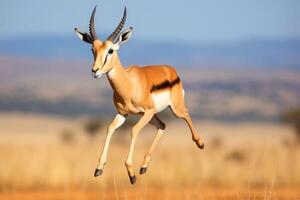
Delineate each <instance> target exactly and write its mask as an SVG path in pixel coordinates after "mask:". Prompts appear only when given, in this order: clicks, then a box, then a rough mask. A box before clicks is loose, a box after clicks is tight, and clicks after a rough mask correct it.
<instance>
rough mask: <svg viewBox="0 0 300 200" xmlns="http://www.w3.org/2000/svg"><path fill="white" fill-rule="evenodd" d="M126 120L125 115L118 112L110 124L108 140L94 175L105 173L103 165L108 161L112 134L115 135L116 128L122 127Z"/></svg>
mask: <svg viewBox="0 0 300 200" xmlns="http://www.w3.org/2000/svg"><path fill="white" fill-rule="evenodd" d="M124 122H125V117H123V116H122V115H120V114H117V115H116V117H115V119H114V120H113V121H112V122H111V124H110V125H109V126H108V129H107V136H106V140H105V144H104V147H103V150H102V153H101V156H100V159H99V162H98V165H97V168H96V170H95V173H94V176H95V177H97V176H100V175H101V174H102V173H103V167H104V165H105V163H106V159H107V152H108V148H109V143H110V139H111V136H112V135H113V133H114V132H115V130H116V129H117V128H118V127H120V126H121V125H122V124H123V123H124Z"/></svg>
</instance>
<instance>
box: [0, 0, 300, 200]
mask: <svg viewBox="0 0 300 200" xmlns="http://www.w3.org/2000/svg"><path fill="white" fill-rule="evenodd" d="M95 5H98V8H97V14H96V18H95V26H96V30H97V33H98V35H99V36H100V38H102V40H104V39H105V38H106V37H107V36H108V35H109V34H110V33H111V32H112V31H113V30H114V28H115V27H116V25H117V24H118V22H119V20H120V19H121V17H122V13H123V9H124V6H125V5H126V6H127V11H128V19H127V22H126V25H125V28H126V27H129V26H132V27H133V28H134V32H133V36H132V38H131V39H130V41H129V42H128V43H126V44H125V45H123V46H122V48H121V49H120V50H119V56H120V58H121V61H122V63H123V65H124V66H127V65H132V64H137V65H141V66H142V65H151V64H169V65H173V66H174V67H175V68H176V69H177V71H178V73H179V74H180V76H181V79H182V81H183V83H184V88H185V91H186V102H187V106H188V108H189V110H190V113H191V115H192V118H193V121H194V124H195V126H196V130H197V131H198V133H199V134H200V135H201V137H202V138H203V139H204V140H205V142H206V148H205V149H204V150H199V149H197V147H196V145H195V144H194V143H193V142H192V140H191V135H190V133H189V130H188V127H187V126H186V124H185V123H184V122H183V121H182V120H179V119H176V118H175V117H174V116H173V115H172V114H171V112H169V111H165V112H163V113H161V116H162V118H163V119H164V121H166V123H167V129H166V133H165V135H164V137H163V138H162V140H161V142H160V144H159V146H158V148H157V150H156V151H155V152H154V154H153V156H152V162H151V165H150V167H149V169H148V172H147V173H146V174H145V175H143V176H138V177H137V179H138V182H137V184H136V185H135V186H131V185H130V183H129V180H128V177H127V173H126V169H125V166H124V161H125V158H126V155H127V152H128V150H129V142H130V141H129V140H130V127H131V126H132V125H133V124H134V123H135V122H136V121H137V118H136V117H129V119H128V120H127V121H126V123H125V125H124V127H122V128H120V129H118V130H117V133H116V134H115V135H114V136H113V139H112V142H111V146H110V151H109V156H108V163H107V165H106V168H105V170H104V174H103V175H102V176H101V177H98V178H94V177H93V172H94V168H95V167H96V164H97V161H98V158H99V156H100V153H101V149H102V146H103V144H104V140H105V133H106V127H107V125H108V124H109V122H110V121H111V120H112V119H113V117H114V116H115V113H116V110H115V108H114V106H113V102H112V89H111V87H110V85H109V83H108V81H107V79H106V77H103V78H102V79H100V80H98V79H97V80H96V79H93V78H92V77H91V65H92V62H93V56H92V53H91V51H90V48H91V47H90V46H89V45H88V44H86V43H83V42H81V41H80V40H79V39H78V38H77V36H76V34H75V32H74V28H75V27H78V28H79V29H80V30H82V31H88V23H89V17H90V14H91V12H92V9H93V7H94V6H95ZM299 11H300V2H299V1H297V0H286V1H280V0H263V1H256V0H255V1H250V0H244V1H238V0H228V1H216V0H213V1H208V0H201V1H196V0H189V1H171V0H165V1H158V0H152V1H138V0H131V1H128V0H123V1H120V0H113V1H96V0H89V1H83V0H82V1H79V0H76V1H71V0H65V1H58V0H52V1H36V0H27V1H16V0H11V1H8V0H3V1H1V2H0V19H1V20H0V30H1V31H0V198H1V199H12V198H15V199H133V198H134V199H300V192H299V187H300V171H299V169H300V22H299V18H300V12H299ZM155 133H156V130H155V128H154V127H151V126H150V125H148V126H147V127H146V128H145V129H143V131H142V133H141V134H140V135H139V137H138V142H137V143H138V144H137V147H136V149H135V156H134V167H135V169H136V173H137V172H138V170H139V167H140V165H141V163H142V160H143V156H144V154H145V152H146V150H147V149H148V148H149V147H150V144H151V142H152V140H153V139H154V136H155Z"/></svg>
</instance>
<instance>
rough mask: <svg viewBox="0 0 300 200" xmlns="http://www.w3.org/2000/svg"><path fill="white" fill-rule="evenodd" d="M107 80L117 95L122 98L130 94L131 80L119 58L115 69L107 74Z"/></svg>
mask: <svg viewBox="0 0 300 200" xmlns="http://www.w3.org/2000/svg"><path fill="white" fill-rule="evenodd" d="M107 78H108V81H109V83H110V85H111V87H112V89H113V90H114V92H115V93H117V94H119V95H120V96H122V97H125V96H127V95H128V94H129V91H128V90H129V89H130V87H131V82H130V78H129V77H128V74H127V72H126V71H125V69H124V67H123V66H122V64H121V62H120V60H119V58H118V57H117V58H116V61H115V63H114V66H113V68H112V69H111V70H110V71H109V72H108V73H107ZM128 86H129V87H128Z"/></svg>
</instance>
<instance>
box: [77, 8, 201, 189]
mask: <svg viewBox="0 0 300 200" xmlns="http://www.w3.org/2000/svg"><path fill="white" fill-rule="evenodd" d="M96 8H97V6H95V8H94V10H93V12H92V14H91V17H90V21H89V33H86V32H81V31H80V30H79V29H78V28H75V32H76V34H77V35H78V37H79V38H80V39H81V40H83V41H84V42H87V43H89V44H91V45H92V53H93V56H94V63H93V66H92V76H93V77H94V78H96V79H98V78H100V77H101V76H102V75H103V74H105V75H106V77H107V79H108V81H109V83H110V85H111V87H112V90H113V102H114V105H115V107H116V110H117V114H116V116H115V118H114V119H113V121H112V122H111V123H110V124H109V126H108V129H107V135H106V140H105V144H104V146H103V149H102V153H101V156H100V158H99V161H98V165H97V168H96V169H95V173H94V176H95V177H97V176H100V175H101V174H102V173H103V168H104V166H105V164H106V160H107V153H108V148H109V144H110V140H111V137H112V135H113V133H114V132H115V130H116V129H117V128H118V127H120V126H121V125H122V124H123V123H124V122H125V119H126V117H127V116H128V115H129V114H134V115H141V118H140V119H139V121H138V122H137V123H136V124H135V125H134V126H133V127H132V129H131V142H130V148H129V153H128V156H127V159H126V161H125V166H126V168H127V172H128V175H129V179H130V182H131V184H134V183H135V182H136V176H135V173H134V170H133V168H132V163H133V152H134V146H135V142H136V138H137V136H138V134H139V132H140V131H141V129H142V128H143V127H144V126H145V125H146V124H148V123H150V124H152V125H154V126H155V127H156V128H157V134H156V136H155V139H154V141H153V143H152V145H151V146H150V148H149V150H148V152H146V154H145V156H144V160H143V162H142V165H141V168H140V174H144V173H145V172H146V171H147V167H148V166H149V163H150V160H151V155H152V152H153V150H154V149H155V147H156V146H157V144H158V142H159V140H160V138H161V136H162V135H163V133H164V130H165V128H166V125H165V123H164V122H163V121H162V120H160V119H159V117H158V116H157V113H159V112H161V111H162V110H164V109H165V108H166V107H170V108H171V110H172V112H173V113H174V115H175V116H176V117H178V118H181V119H184V120H185V122H186V123H187V124H188V126H189V129H190V131H191V134H192V139H193V141H194V142H195V143H196V144H197V146H198V147H199V148H200V149H203V148H204V143H203V141H202V140H201V139H200V138H199V136H198V135H197V134H196V132H195V130H194V128H193V124H192V120H191V117H190V115H189V112H188V110H187V108H186V106H185V102H184V90H183V86H182V81H181V80H180V78H179V76H178V75H177V72H176V70H175V69H174V68H173V67H171V66H168V65H152V66H144V67H140V66H129V67H127V68H124V67H123V65H122V64H121V61H120V59H119V56H118V50H119V48H120V46H121V45H122V44H124V43H125V42H127V41H128V40H129V38H130V37H131V35H132V31H133V28H132V27H130V28H127V29H126V30H125V31H123V32H121V31H122V29H123V26H124V24H125V21H126V18H127V12H126V7H125V9H124V13H123V17H122V19H121V21H120V22H119V24H118V26H117V27H116V28H115V30H114V31H113V33H112V34H111V35H110V36H109V37H108V38H107V39H106V40H105V41H101V40H100V39H99V38H98V36H97V34H96V31H95V25H94V18H95V12H96Z"/></svg>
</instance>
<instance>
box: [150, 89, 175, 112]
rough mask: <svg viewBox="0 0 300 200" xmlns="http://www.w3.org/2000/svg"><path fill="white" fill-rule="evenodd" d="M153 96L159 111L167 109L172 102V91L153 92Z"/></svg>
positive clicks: (156, 108)
mask: <svg viewBox="0 0 300 200" xmlns="http://www.w3.org/2000/svg"><path fill="white" fill-rule="evenodd" d="M151 96H152V99H153V102H154V105H155V110H156V112H157V113H158V112H160V111H162V110H163V109H165V108H166V107H167V106H169V105H170V103H171V101H170V98H171V96H170V91H163V92H159V93H156V92H153V93H152V94H151Z"/></svg>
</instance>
